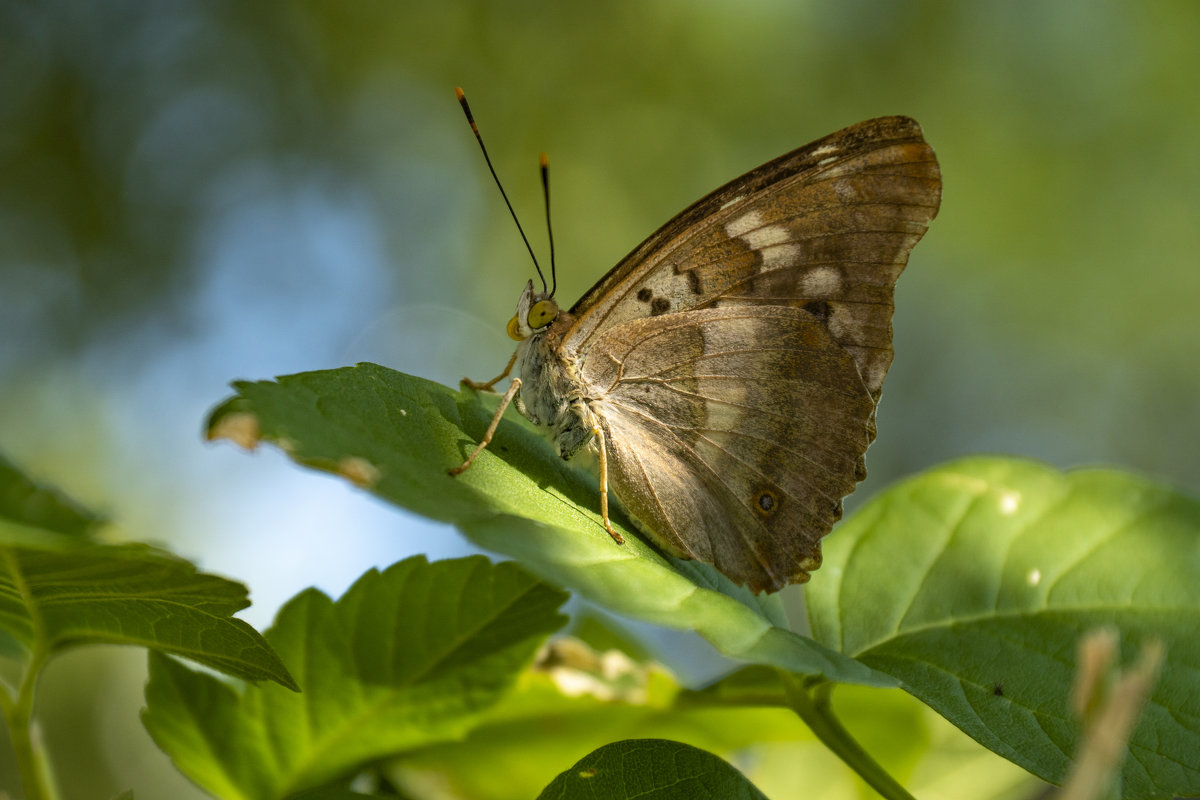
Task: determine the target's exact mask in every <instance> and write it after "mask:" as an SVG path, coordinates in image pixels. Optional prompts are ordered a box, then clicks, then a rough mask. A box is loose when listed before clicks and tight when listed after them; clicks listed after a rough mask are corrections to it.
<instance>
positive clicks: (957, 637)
mask: <svg viewBox="0 0 1200 800" xmlns="http://www.w3.org/2000/svg"><path fill="white" fill-rule="evenodd" d="M1198 547H1200V504H1197V503H1196V501H1194V500H1191V499H1189V498H1186V497H1184V496H1182V495H1179V494H1177V493H1175V492H1172V491H1170V490H1167V489H1164V488H1161V487H1158V486H1155V485H1153V484H1151V483H1148V482H1146V481H1144V480H1141V479H1138V478H1135V477H1132V476H1129V475H1125V474H1122V473H1118V472H1114V471H1108V470H1081V471H1078V472H1071V473H1067V474H1065V475H1064V474H1062V473H1060V472H1057V471H1055V470H1052V469H1050V468H1048V467H1045V466H1042V465H1040V464H1036V463H1031V462H1027V461H1016V460H1006V459H984V458H980V459H969V460H965V461H961V462H958V463H954V464H950V465H947V466H944V467H941V468H938V469H934V470H932V471H930V472H928V473H926V474H924V475H921V476H919V477H917V478H915V479H912V480H910V481H907V482H905V483H902V484H900V485H898V486H896V487H894V488H892V489H890V490H889V491H887V492H885V493H884V494H882V495H880V496H878V497H877V498H876V499H874V500H873V501H872V502H871V503H869V504H868V505H867V506H866V507H864V508H863V509H862V510H861V511H860V512H859V513H858V514H856V515H855V516H854V517H853V518H852V519H850V520H848V521H847V523H846V524H845V525H844V526H843V527H842V528H841V529H840V531H839V533H838V535H837V536H836V537H833V539H832V540H831V541H830V542H829V545H828V546H827V547H826V552H825V565H824V567H823V568H822V570H821V572H822V575H823V577H825V578H830V580H821V581H813V583H812V584H811V586H810V588H809V592H808V608H809V615H810V621H811V623H812V631H813V636H814V637H815V638H816V639H818V640H819V641H821V642H823V643H825V644H826V645H828V646H829V647H834V648H839V649H841V650H842V651H843V652H845V653H847V654H849V655H852V656H854V657H856V658H858V659H861V660H862V661H863V662H865V663H867V664H869V665H870V666H872V667H874V668H875V669H877V670H879V671H882V672H886V673H888V674H890V675H893V676H895V677H896V678H898V679H899V680H900V681H901V682H902V684H903V686H904V687H905V688H906V689H907V690H908V691H910V692H912V693H913V694H914V695H916V696H917V697H919V698H920V699H922V700H923V701H925V702H926V703H928V704H929V705H931V706H932V707H934V708H935V709H937V710H938V711H939V712H940V713H941V714H943V715H944V716H945V717H946V718H947V719H949V720H950V721H951V722H953V723H954V724H955V725H957V726H958V727H960V728H961V729H962V730H964V731H966V732H967V733H968V734H970V735H971V736H972V737H974V738H975V739H977V740H978V741H979V742H981V743H982V744H984V745H985V746H987V747H988V748H990V749H992V750H994V751H995V752H997V753H999V754H1000V755H1003V756H1005V757H1006V758H1009V759H1011V760H1013V761H1014V762H1016V763H1017V764H1020V765H1021V766H1023V767H1025V768H1026V769H1028V770H1030V771H1031V772H1033V773H1035V774H1036V775H1038V776H1040V777H1042V778H1044V779H1046V780H1049V781H1051V782H1059V783H1061V781H1062V780H1063V779H1064V777H1065V774H1066V771H1067V767H1068V764H1069V761H1070V758H1071V755H1072V753H1073V752H1074V751H1075V749H1076V747H1077V745H1078V743H1079V733H1080V726H1079V724H1078V721H1077V720H1076V719H1075V718H1074V716H1073V714H1072V712H1071V710H1070V707H1069V700H1068V698H1069V696H1070V689H1071V684H1072V678H1073V674H1074V672H1075V668H1076V655H1075V648H1076V645H1077V642H1078V641H1079V639H1080V637H1081V636H1082V635H1083V634H1084V633H1085V632H1087V631H1090V630H1092V629H1095V628H1097V627H1100V626H1112V627H1114V628H1116V629H1117V630H1118V631H1119V632H1120V635H1121V637H1122V643H1123V657H1124V659H1125V661H1127V662H1128V661H1132V660H1133V658H1135V657H1136V655H1137V652H1138V650H1139V649H1140V647H1141V645H1142V644H1143V643H1145V642H1147V641H1150V640H1152V639H1158V640H1161V641H1162V642H1163V643H1165V645H1166V648H1167V663H1166V666H1165V668H1164V670H1163V673H1162V677H1161V679H1160V682H1159V684H1158V686H1157V688H1156V689H1155V691H1154V693H1153V695H1152V697H1151V699H1150V702H1149V704H1148V706H1147V708H1146V710H1145V712H1144V714H1143V716H1142V720H1141V723H1140V724H1139V725H1138V727H1137V729H1136V731H1135V733H1134V735H1133V739H1132V741H1131V743H1130V746H1129V751H1130V752H1129V758H1128V760H1127V761H1126V764H1125V768H1124V773H1123V778H1124V796H1125V797H1128V798H1157V797H1171V796H1174V795H1186V796H1191V795H1196V794H1200V760H1198V759H1197V758H1196V754H1197V753H1200V637H1198V636H1197V635H1196V632H1197V631H1198V630H1200V590H1198V589H1197V587H1200V558H1197V555H1196V554H1197V552H1198V550H1197V548H1198Z"/></svg>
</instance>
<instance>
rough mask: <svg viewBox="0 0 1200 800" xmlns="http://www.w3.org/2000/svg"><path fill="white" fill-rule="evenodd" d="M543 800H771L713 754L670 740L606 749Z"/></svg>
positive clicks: (561, 780)
mask: <svg viewBox="0 0 1200 800" xmlns="http://www.w3.org/2000/svg"><path fill="white" fill-rule="evenodd" d="M538 798H539V800H576V799H578V800H624V798H639V800H699V799H702V798H714V800H716V799H718V798H719V800H737V799H738V798H743V799H744V800H766V795H764V794H763V793H762V792H760V791H758V789H756V788H754V785H753V784H751V783H750V781H748V780H746V778H745V776H744V775H742V773H740V772H738V771H737V770H736V769H734V768H733V767H731V766H730V765H729V764H728V763H726V762H725V761H723V760H722V759H720V758H717V757H716V756H714V755H713V754H712V753H708V752H705V751H704V750H700V749H698V748H695V747H692V746H691V745H687V744H681V743H679V742H672V741H668V740H666V739H629V740H626V741H623V742H614V743H613V744H609V745H605V746H604V747H601V748H600V749H599V750H596V751H594V752H592V753H590V754H588V755H587V756H585V757H584V758H582V759H580V760H579V762H578V763H576V764H575V766H573V767H571V768H570V769H568V770H567V771H565V772H563V773H561V774H560V775H559V776H558V777H557V778H555V779H554V781H553V782H552V783H551V784H550V785H549V786H547V787H546V788H545V790H544V791H543V792H542V793H541V794H540V795H538Z"/></svg>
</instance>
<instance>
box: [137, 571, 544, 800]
mask: <svg viewBox="0 0 1200 800" xmlns="http://www.w3.org/2000/svg"><path fill="white" fill-rule="evenodd" d="M565 599H566V596H565V595H564V594H563V593H562V592H560V591H558V590H556V589H554V588H552V587H550V586H548V585H546V584H544V583H542V582H540V581H538V580H537V579H535V578H534V577H532V576H531V575H529V574H528V573H526V572H525V571H524V570H522V569H521V568H520V567H518V566H517V565H516V564H512V563H505V564H492V563H491V562H489V561H488V560H487V559H486V558H483V557H482V556H475V557H472V558H465V559H456V560H453V561H442V562H437V563H434V564H430V563H428V562H427V561H426V560H425V559H424V558H423V557H419V556H418V557H414V558H410V559H406V560H404V561H401V562H399V563H398V564H395V565H393V566H392V567H390V568H389V569H387V570H386V571H384V572H382V573H380V572H378V571H376V570H371V571H369V572H367V573H366V574H364V575H363V576H362V577H361V578H360V579H359V580H358V581H357V582H356V583H355V584H354V585H353V586H352V587H351V588H350V589H349V590H347V592H346V594H345V595H343V596H342V598H341V599H340V600H338V601H337V602H333V601H331V600H330V599H329V598H328V597H326V596H325V595H324V594H322V593H320V592H318V591H316V590H315V589H310V590H308V591H305V592H303V593H301V594H300V595H298V596H297V597H295V598H293V599H292V600H291V601H290V602H289V603H288V604H287V605H286V606H284V608H283V609H282V610H281V611H280V613H279V617H278V619H277V622H276V624H275V626H274V627H273V628H271V630H269V631H267V633H266V637H267V640H268V641H269V642H271V644H272V645H273V646H275V647H276V649H277V650H278V651H279V652H280V654H281V655H282V656H283V657H284V658H285V659H286V660H287V661H288V663H290V664H292V665H293V667H294V669H295V671H296V679H297V681H298V683H299V684H300V685H301V687H302V688H303V693H302V694H290V693H287V692H283V691H281V690H279V689H278V688H277V687H274V686H261V687H246V688H245V689H244V690H243V691H241V692H240V693H239V692H235V691H234V690H233V689H231V688H230V687H228V686H226V685H225V684H223V683H221V682H220V681H218V680H217V679H215V678H213V677H211V676H209V675H204V674H201V673H197V672H193V671H192V670H189V669H187V668H185V667H183V666H182V665H180V664H177V663H176V662H174V661H171V660H170V659H166V658H161V657H152V658H151V663H150V682H149V684H148V685H147V688H146V700H147V706H148V708H147V710H146V712H145V714H144V721H145V724H146V727H147V729H148V730H149V731H150V733H151V735H152V736H153V737H154V739H155V741H156V742H157V743H158V745H159V746H160V747H161V748H162V749H163V750H165V751H166V752H167V753H168V755H170V756H171V758H172V759H173V760H174V761H175V764H176V766H177V767H178V768H179V769H180V771H182V772H183V773H184V774H185V775H187V776H188V777H189V778H191V779H192V780H193V781H195V782H196V784H198V785H199V786H201V787H202V788H204V789H206V790H207V791H209V792H211V793H212V794H214V795H216V796H218V797H222V798H254V799H255V800H263V799H265V798H282V797H286V796H288V795H290V794H292V793H294V792H297V791H300V790H303V789H307V788H311V787H316V786H319V785H321V784H322V783H324V782H326V781H329V780H330V779H332V778H335V777H337V776H339V775H344V774H347V773H349V772H352V771H353V770H355V769H357V768H360V767H361V766H362V765H364V764H366V763H368V762H371V761H374V760H377V759H380V758H383V757H386V756H390V755H394V754H396V753H400V752H403V751H405V750H408V749H411V748H415V747H420V746H423V745H427V744H429V743H432V742H438V741H444V740H447V739H454V738H458V737H460V736H462V735H463V734H465V733H466V732H467V731H468V730H470V728H471V727H472V725H474V724H475V723H476V721H477V720H478V718H479V716H480V715H481V714H482V713H483V712H484V711H486V710H487V709H488V708H489V707H490V706H491V705H492V704H493V703H495V702H496V700H498V699H499V698H500V697H501V696H502V694H503V693H504V692H505V691H506V690H507V689H508V687H509V686H510V685H511V683H512V681H513V680H514V678H515V676H516V675H517V673H518V672H519V671H520V670H521V668H522V667H523V666H524V665H525V663H526V662H527V661H528V660H529V658H530V657H531V656H532V654H533V651H534V650H535V649H536V647H537V646H538V645H539V644H540V643H541V641H542V640H543V639H544V638H545V637H546V636H547V635H549V634H550V633H551V632H553V631H554V630H557V629H558V628H559V627H560V626H561V625H562V624H563V623H564V622H565V621H566V618H565V617H563V616H562V615H560V614H559V613H558V612H557V609H558V607H559V606H560V605H561V604H562V603H563V601H564V600H565Z"/></svg>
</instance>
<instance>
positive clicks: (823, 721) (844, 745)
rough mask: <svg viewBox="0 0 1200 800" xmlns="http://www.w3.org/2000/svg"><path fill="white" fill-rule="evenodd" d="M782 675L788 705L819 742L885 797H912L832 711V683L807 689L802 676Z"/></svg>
mask: <svg viewBox="0 0 1200 800" xmlns="http://www.w3.org/2000/svg"><path fill="white" fill-rule="evenodd" d="M781 675H782V677H783V682H784V686H785V688H786V691H787V698H788V705H789V706H790V707H791V709H792V710H793V711H795V712H796V714H797V715H798V716H799V717H800V719H802V720H804V723H805V724H806V725H808V727H809V728H810V729H811V730H812V732H813V733H814V734H815V735H816V737H817V738H818V739H820V740H821V743H822V744H824V745H825V746H826V747H828V748H829V749H830V750H832V751H833V752H834V753H835V754H836V755H837V756H838V758H840V759H842V761H843V762H845V764H846V766H848V767H850V769H852V770H854V771H855V772H857V773H858V776H859V777H860V778H862V779H863V780H864V781H866V782H867V784H868V785H869V786H870V787H871V788H872V789H874V790H875V791H877V792H879V794H880V795H882V796H883V797H885V798H887V800H914V798H913V796H912V795H911V794H909V793H908V792H907V791H906V790H905V788H904V787H903V786H901V785H900V784H899V783H897V782H896V779H895V778H893V777H892V776H891V775H889V774H888V773H887V771H886V770H884V768H883V767H881V766H879V763H878V762H877V761H875V759H873V758H871V756H870V755H868V754H867V751H866V750H863V748H862V745H860V744H859V743H858V742H857V741H855V739H854V737H853V736H851V735H850V732H849V731H847V730H846V729H845V728H844V727H843V726H842V723H841V722H840V721H839V720H838V718H837V717H836V716H835V715H834V713H833V706H832V704H831V703H830V699H829V698H830V694H831V692H832V687H833V685H832V684H830V683H827V682H822V683H819V684H817V685H816V686H815V687H814V688H812V689H810V687H809V686H808V685H806V684H805V682H804V679H803V678H800V677H797V676H795V675H791V674H788V673H781ZM810 692H811V693H810Z"/></svg>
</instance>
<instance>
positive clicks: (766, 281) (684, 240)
mask: <svg viewBox="0 0 1200 800" xmlns="http://www.w3.org/2000/svg"><path fill="white" fill-rule="evenodd" d="M940 195H941V179H940V173H939V170H938V166H937V161H936V159H935V157H934V155H933V151H932V149H931V148H930V147H929V146H928V145H927V144H926V143H925V141H924V139H923V138H922V137H921V129H920V126H918V125H917V123H916V122H914V121H913V120H911V119H908V118H906V117H884V118H882V119H877V120H870V121H867V122H863V123H860V124H858V125H854V126H852V127H850V128H847V129H845V130H843V131H840V132H838V133H835V134H832V135H831V136H828V137H826V138H824V139H821V140H819V141H817V142H814V143H812V144H810V145H807V146H805V147H803V148H800V149H799V150H796V151H794V152H792V153H789V154H787V155H784V156H781V157H780V158H777V159H775V160H774V161H771V162H769V163H767V164H765V165H763V166H762V167H759V168H758V169H756V170H753V171H751V172H749V173H747V174H745V175H743V176H742V177H740V178H738V179H737V180H734V181H732V182H731V183H729V184H727V185H726V186H724V187H722V188H720V189H718V190H716V191H715V192H713V193H712V194H710V195H708V196H707V197H705V198H704V199H702V200H700V201H699V202H698V203H696V204H694V205H693V206H692V207H691V208H689V209H687V210H686V211H684V212H683V213H682V214H680V215H679V216H677V217H676V218H675V219H673V220H672V221H671V222H669V223H667V224H666V225H665V226H663V228H661V229H660V230H659V231H658V232H656V233H655V234H654V235H652V236H651V237H650V238H649V239H647V240H646V241H645V242H643V243H642V244H641V245H640V246H639V247H638V248H637V249H635V250H634V251H633V252H632V253H630V255H629V256H627V257H626V258H625V259H623V260H622V261H621V263H620V264H618V265H617V266H616V267H615V268H614V269H613V270H612V271H611V272H609V274H608V275H606V276H605V277H604V278H603V279H602V280H601V281H600V282H599V283H598V284H597V285H596V286H595V287H593V288H592V289H591V290H590V291H589V292H588V293H587V294H586V295H584V297H583V298H582V299H581V300H580V301H579V302H578V303H576V305H575V308H574V309H573V310H572V311H573V313H574V314H575V316H576V322H575V325H574V327H573V328H572V329H571V330H570V331H568V333H567V335H566V337H565V339H564V346H565V347H566V348H567V349H568V351H569V352H572V353H578V354H579V355H583V354H585V353H586V350H587V347H588V340H589V338H590V337H591V336H593V335H594V334H595V332H596V330H597V329H599V328H601V327H607V326H609V325H613V324H616V323H619V322H622V321H624V320H627V319H636V318H639V317H646V316H657V315H661V314H669V313H675V312H679V311H685V310H688V309H693V308H702V307H705V306H709V305H728V304H731V303H758V304H778V305H792V306H798V307H807V308H808V309H809V310H810V312H812V313H814V314H816V315H817V316H821V317H823V318H825V319H826V326H827V327H828V328H829V330H830V333H831V334H832V335H833V336H834V338H835V340H837V341H838V342H839V343H841V344H843V345H844V346H846V347H847V348H848V349H849V350H850V352H851V354H852V355H853V356H854V357H855V360H856V361H857V362H858V363H859V365H860V369H861V370H862V372H863V375H864V378H865V379H866V380H867V383H868V386H869V387H870V388H871V390H872V393H873V394H875V395H878V392H879V389H880V387H881V386H882V384H883V378H884V376H885V375H886V373H887V368H888V366H889V365H890V363H891V314H892V289H893V287H894V285H895V282H896V279H897V278H898V277H899V274H900V271H901V270H902V269H903V268H904V265H905V263H906V262H907V260H908V253H909V251H910V250H911V249H912V247H913V245H915V244H916V242H917V241H918V240H919V239H920V238H921V235H922V234H923V233H924V231H925V228H926V226H927V225H928V223H929V220H930V219H932V218H933V216H934V215H935V214H936V213H937V207H938V202H939V199H940Z"/></svg>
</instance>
